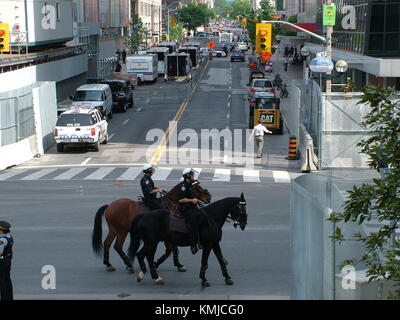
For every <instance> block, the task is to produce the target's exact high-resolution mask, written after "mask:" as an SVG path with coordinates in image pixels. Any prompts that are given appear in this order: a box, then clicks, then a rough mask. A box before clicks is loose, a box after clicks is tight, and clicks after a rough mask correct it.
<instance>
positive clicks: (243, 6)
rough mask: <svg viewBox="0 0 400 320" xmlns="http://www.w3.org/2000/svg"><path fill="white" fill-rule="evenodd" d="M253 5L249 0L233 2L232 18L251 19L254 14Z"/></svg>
mask: <svg viewBox="0 0 400 320" xmlns="http://www.w3.org/2000/svg"><path fill="white" fill-rule="evenodd" d="M252 11H253V10H252V8H251V4H250V1H249V0H235V1H233V2H232V11H231V16H232V17H234V18H236V16H243V17H246V18H247V17H250V15H251V14H252V13H253V12H252Z"/></svg>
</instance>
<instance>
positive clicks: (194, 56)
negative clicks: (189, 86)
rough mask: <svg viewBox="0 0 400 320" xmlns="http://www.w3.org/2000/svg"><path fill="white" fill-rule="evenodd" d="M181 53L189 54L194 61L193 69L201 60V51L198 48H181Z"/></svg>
mask: <svg viewBox="0 0 400 320" xmlns="http://www.w3.org/2000/svg"><path fill="white" fill-rule="evenodd" d="M179 52H184V53H188V54H189V55H190V60H191V61H192V67H196V66H197V64H198V60H199V50H198V49H197V48H196V47H186V46H184V47H180V48H179Z"/></svg>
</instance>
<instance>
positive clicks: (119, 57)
mask: <svg viewBox="0 0 400 320" xmlns="http://www.w3.org/2000/svg"><path fill="white" fill-rule="evenodd" d="M115 54H116V56H117V59H118V62H119V60H121V51H119V49H117V51H115Z"/></svg>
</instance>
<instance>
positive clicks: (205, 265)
mask: <svg viewBox="0 0 400 320" xmlns="http://www.w3.org/2000/svg"><path fill="white" fill-rule="evenodd" d="M210 252H211V248H209V247H204V248H203V254H202V256H201V268H200V279H201V285H202V286H203V287H209V286H210V283H209V282H208V281H207V279H206V270H207V269H208V257H209V256H210Z"/></svg>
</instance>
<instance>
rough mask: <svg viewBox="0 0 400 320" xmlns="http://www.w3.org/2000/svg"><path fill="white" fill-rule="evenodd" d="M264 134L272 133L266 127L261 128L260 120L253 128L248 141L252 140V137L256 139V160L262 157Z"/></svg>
mask: <svg viewBox="0 0 400 320" xmlns="http://www.w3.org/2000/svg"><path fill="white" fill-rule="evenodd" d="M264 133H272V131H269V130H268V129H267V128H266V127H264V126H263V124H262V122H261V120H258V125H256V126H255V127H254V128H253V132H252V133H251V136H250V138H249V141H251V140H252V139H253V136H255V137H256V144H257V158H261V157H262V150H263V147H264Z"/></svg>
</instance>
